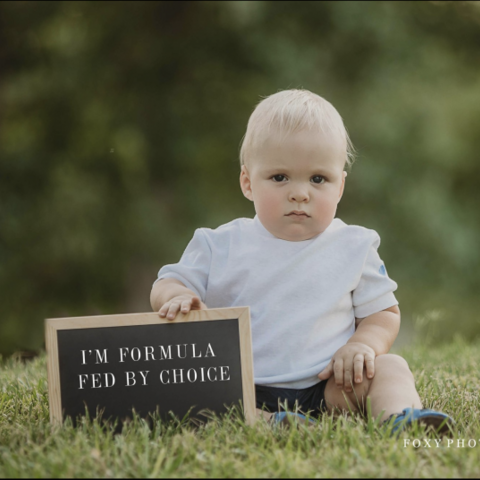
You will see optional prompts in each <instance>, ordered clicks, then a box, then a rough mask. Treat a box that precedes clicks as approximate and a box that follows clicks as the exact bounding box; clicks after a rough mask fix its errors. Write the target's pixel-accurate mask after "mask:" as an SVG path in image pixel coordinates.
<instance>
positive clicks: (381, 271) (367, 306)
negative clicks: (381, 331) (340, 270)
mask: <svg viewBox="0 0 480 480" xmlns="http://www.w3.org/2000/svg"><path fill="white" fill-rule="evenodd" d="M379 245H380V237H379V236H378V235H377V234H376V233H375V238H374V240H373V242H372V244H371V246H370V249H369V251H368V254H367V257H366V260H365V264H364V266H363V271H362V276H361V278H360V281H359V283H358V285H357V288H355V290H354V291H353V308H354V311H355V317H356V318H365V317H368V316H369V315H372V314H374V313H377V312H380V311H382V310H385V309H386V308H389V307H393V306H394V305H398V302H397V299H396V298H395V295H394V294H393V292H394V291H395V290H396V289H397V284H396V283H395V282H394V281H393V280H392V279H390V278H389V277H388V274H387V270H386V269H385V264H384V263H383V261H382V259H381V258H380V256H379V255H378V252H377V249H378V247H379Z"/></svg>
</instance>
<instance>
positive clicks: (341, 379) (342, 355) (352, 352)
mask: <svg viewBox="0 0 480 480" xmlns="http://www.w3.org/2000/svg"><path fill="white" fill-rule="evenodd" d="M364 365H365V367H366V369H367V378H369V379H370V378H373V376H374V375H375V370H374V366H375V351H374V350H373V349H372V348H370V347H369V346H368V345H365V344H364V343H358V342H357V343H355V342H352V343H347V344H346V345H344V346H343V347H341V348H339V349H338V350H337V351H336V352H335V355H334V356H333V357H332V359H331V360H330V363H329V364H328V365H327V366H326V367H325V368H324V369H323V370H322V371H321V372H320V373H319V374H318V378H319V379H320V380H326V379H327V378H330V377H331V376H332V374H334V376H335V383H336V384H337V387H338V388H345V391H346V392H351V391H352V383H353V381H354V382H355V383H361V382H362V381H363V366H364ZM352 377H353V378H352Z"/></svg>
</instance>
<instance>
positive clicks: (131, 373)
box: [125, 372, 137, 387]
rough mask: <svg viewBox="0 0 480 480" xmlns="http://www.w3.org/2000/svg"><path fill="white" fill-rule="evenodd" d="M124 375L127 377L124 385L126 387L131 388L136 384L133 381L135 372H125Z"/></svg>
mask: <svg viewBox="0 0 480 480" xmlns="http://www.w3.org/2000/svg"><path fill="white" fill-rule="evenodd" d="M125 375H126V376H127V384H126V385H125V386H126V387H133V385H135V384H136V383H137V381H136V380H135V372H125ZM130 382H133V383H130Z"/></svg>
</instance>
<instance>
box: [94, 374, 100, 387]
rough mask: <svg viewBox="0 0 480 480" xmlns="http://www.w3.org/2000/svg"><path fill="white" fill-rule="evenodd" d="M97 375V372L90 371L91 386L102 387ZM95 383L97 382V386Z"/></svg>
mask: <svg viewBox="0 0 480 480" xmlns="http://www.w3.org/2000/svg"><path fill="white" fill-rule="evenodd" d="M99 377H100V374H99V373H92V388H102V385H101V384H100V378H99ZM97 383H98V386H97Z"/></svg>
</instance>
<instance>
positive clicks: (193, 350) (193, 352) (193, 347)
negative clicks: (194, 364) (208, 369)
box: [192, 343, 202, 358]
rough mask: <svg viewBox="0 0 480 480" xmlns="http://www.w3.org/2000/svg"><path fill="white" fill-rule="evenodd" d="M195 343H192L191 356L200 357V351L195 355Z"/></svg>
mask: <svg viewBox="0 0 480 480" xmlns="http://www.w3.org/2000/svg"><path fill="white" fill-rule="evenodd" d="M195 345H196V343H193V344H192V358H202V352H198V353H199V355H195V353H196V350H195Z"/></svg>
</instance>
